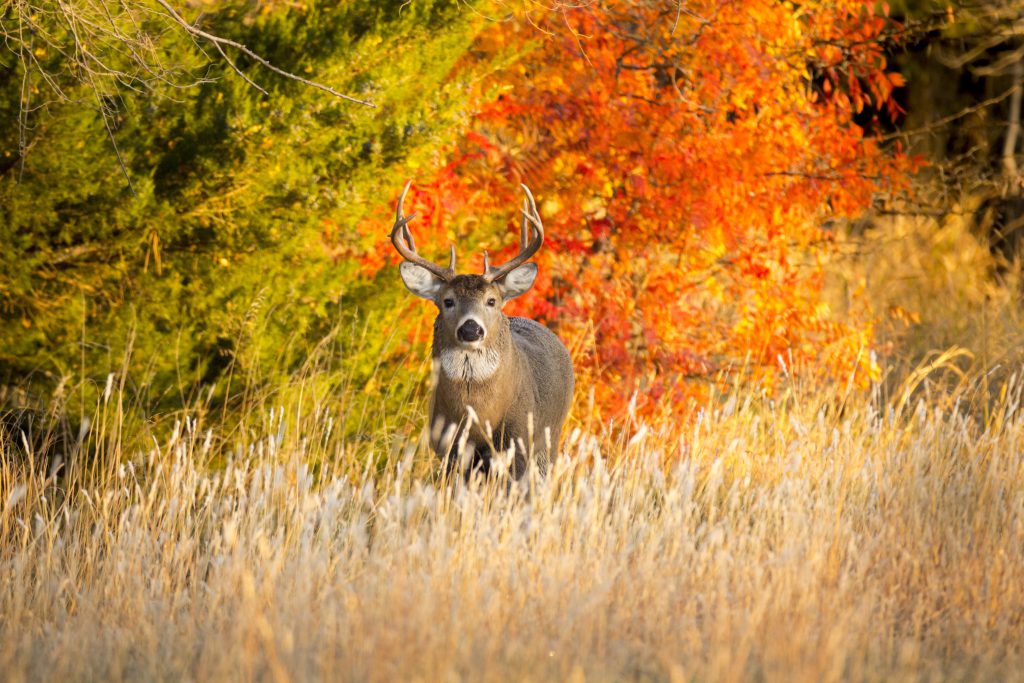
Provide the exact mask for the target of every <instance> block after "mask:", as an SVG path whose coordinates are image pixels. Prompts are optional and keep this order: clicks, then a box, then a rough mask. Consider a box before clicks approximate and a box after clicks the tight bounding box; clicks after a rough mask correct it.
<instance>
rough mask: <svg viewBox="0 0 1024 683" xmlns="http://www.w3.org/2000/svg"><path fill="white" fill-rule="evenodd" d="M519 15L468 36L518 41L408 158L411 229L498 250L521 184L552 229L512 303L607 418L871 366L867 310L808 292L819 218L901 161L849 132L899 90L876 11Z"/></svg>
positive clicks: (647, 6)
mask: <svg viewBox="0 0 1024 683" xmlns="http://www.w3.org/2000/svg"><path fill="white" fill-rule="evenodd" d="M516 19H517V20H516V21H514V22H501V23H496V24H494V25H493V26H491V27H490V28H488V29H487V30H486V31H484V32H483V34H482V35H481V37H480V38H479V39H478V41H477V46H476V48H477V49H476V54H478V55H481V54H484V55H488V56H493V55H494V54H498V53H502V52H507V53H516V51H520V52H521V53H522V56H521V57H519V58H516V59H514V60H512V61H511V63H509V64H508V65H507V66H506V67H505V68H502V69H500V70H498V71H496V72H495V73H493V74H491V75H490V77H489V78H487V79H486V80H485V81H484V82H482V83H478V84H477V85H476V88H477V92H478V95H477V99H476V102H477V104H476V108H475V111H474V114H473V123H472V126H471V129H470V130H469V132H467V133H466V134H465V135H464V136H463V137H462V138H461V139H460V140H459V142H458V144H457V145H456V146H455V147H454V148H453V149H452V150H451V151H450V154H449V156H448V158H447V159H446V160H445V163H444V164H443V165H441V167H440V169H439V170H437V171H436V172H434V173H433V174H432V175H430V176H427V175H426V174H424V173H423V172H422V171H418V172H417V171H416V170H411V171H409V175H410V176H411V177H413V178H414V180H415V183H416V195H415V197H414V198H413V203H414V204H415V207H414V208H415V209H417V210H419V211H420V212H421V216H422V218H421V219H419V221H418V223H417V224H416V225H415V229H416V230H417V232H418V233H419V235H420V237H421V239H420V242H421V243H422V244H424V245H429V248H428V250H430V249H435V250H436V253H441V252H442V250H443V249H446V248H447V243H448V241H449V240H453V241H455V242H456V243H457V244H458V245H459V246H460V253H461V254H462V255H463V257H466V256H470V255H471V254H473V252H476V253H479V251H480V250H481V249H484V248H490V249H491V250H492V253H493V251H494V250H495V249H496V248H499V246H501V245H503V246H504V247H505V248H506V249H508V250H512V249H515V247H516V245H515V243H514V242H515V238H514V235H515V234H517V233H515V232H514V231H512V230H511V227H510V226H511V223H510V222H509V221H513V220H514V219H515V217H516V214H515V210H516V207H517V206H518V201H519V195H518V184H519V183H520V182H525V183H527V184H528V185H530V186H531V187H532V188H533V189H534V190H535V192H536V194H537V196H538V199H539V200H540V202H541V213H542V215H543V217H544V220H545V224H546V233H547V242H546V247H545V249H544V250H543V253H542V255H541V256H540V257H539V259H540V261H541V266H542V268H541V273H542V276H541V278H540V279H539V280H538V283H537V285H536V286H535V288H534V291H533V292H532V293H531V295H529V296H528V297H526V298H525V300H524V301H523V302H521V303H519V302H517V304H516V305H515V306H514V309H515V311H517V312H523V313H526V314H529V315H533V316H537V317H539V318H542V319H545V320H546V321H548V322H549V323H550V324H552V325H553V326H554V327H555V328H556V329H557V330H558V332H559V333H560V334H561V335H562V337H563V338H564V339H566V340H567V342H568V343H570V345H571V347H573V348H574V349H575V355H576V358H577V365H578V371H581V372H582V373H583V374H585V375H589V376H591V377H592V378H594V379H596V380H598V381H595V382H594V383H593V386H594V387H595V392H596V399H597V401H596V402H597V404H598V405H600V406H603V407H605V408H606V409H610V410H611V412H612V413H614V412H615V411H617V410H618V409H621V408H623V407H624V406H626V405H627V404H628V402H629V401H631V400H634V405H636V404H637V403H638V404H639V407H640V409H641V410H648V411H649V410H653V409H654V408H655V407H656V406H657V405H659V404H660V405H662V406H671V407H673V408H678V407H679V406H680V403H681V402H683V403H685V402H686V401H687V400H688V399H690V398H693V397H698V396H701V395H703V394H704V393H705V392H706V391H707V388H708V387H709V386H710V385H711V384H712V383H714V382H723V381H735V380H737V379H739V380H741V381H745V382H752V383H759V384H760V385H762V386H764V387H765V389H766V390H771V388H772V387H773V385H775V384H777V382H778V381H779V379H780V377H782V376H784V375H785V373H787V372H794V371H800V372H803V373H805V374H820V375H827V376H831V377H838V378H843V379H847V378H852V379H853V381H855V382H857V383H860V384H863V383H865V382H866V381H868V379H869V378H870V377H872V375H873V373H875V372H877V367H876V366H875V365H874V364H873V362H872V360H871V355H870V344H871V341H872V327H871V321H870V320H866V319H857V318H856V317H854V318H851V319H846V320H838V319H837V318H836V316H834V315H833V313H832V312H831V311H830V310H829V308H828V306H826V305H825V304H824V303H823V302H822V298H821V290H822V282H823V277H824V275H825V273H824V268H825V262H824V258H825V257H827V256H828V254H829V252H830V250H831V249H832V244H833V240H832V235H831V233H830V232H829V231H828V229H827V228H826V226H827V225H828V224H829V223H830V222H831V221H833V220H835V219H837V218H843V217H850V216H855V215H857V214H859V213H861V212H863V211H864V210H865V209H866V208H867V207H868V206H869V205H870V203H871V202H872V199H873V198H874V197H875V196H877V194H878V193H879V192H880V191H885V190H892V189H895V188H898V187H900V186H901V184H902V179H903V178H904V177H905V175H906V171H907V170H908V168H909V166H910V161H909V160H907V159H906V158H905V157H903V156H901V155H899V154H896V153H893V151H892V150H884V149H883V148H882V147H881V146H880V144H879V143H878V142H877V141H876V140H875V139H873V138H872V137H870V135H869V134H868V131H866V130H865V129H866V128H868V127H869V126H870V125H871V123H872V122H873V120H874V119H875V118H876V117H877V116H879V114H881V115H884V116H888V117H891V116H895V115H897V114H898V113H899V112H898V107H897V106H896V105H895V103H894V102H893V99H892V94H893V90H894V88H896V87H898V86H899V85H901V84H902V81H901V79H900V78H899V75H898V74H895V73H888V72H887V64H886V61H885V58H884V56H883V51H882V44H881V41H882V35H883V32H884V31H885V30H886V27H887V21H888V20H887V19H886V18H885V17H884V16H883V15H880V14H878V13H876V10H875V5H874V4H872V3H866V2H861V1H859V0H813V1H811V2H804V3H800V4H799V5H797V4H793V3H789V2H777V1H776V0H737V1H735V2H721V1H720V0H699V1H697V2H688V3H685V4H680V5H677V4H676V3H672V2H634V3H614V2H609V3H593V4H588V5H584V6H576V5H573V6H572V7H569V6H566V7H561V8H559V7H555V8H548V9H545V10H539V9H537V8H536V7H530V8H527V9H524V10H522V11H521V12H519V13H518V14H517V16H516ZM453 78H457V75H454V76H453ZM396 189H397V188H396ZM382 210H383V209H382ZM488 228H493V229H488ZM376 230H377V231H378V234H379V226H377V227H376ZM387 254H388V251H387V246H386V245H382V246H381V251H380V252H379V254H378V256H379V257H381V258H382V259H383V258H384V257H385V255H387ZM388 258H390V256H388ZM377 263H378V265H383V260H381V261H379V262H377ZM472 267H479V264H478V263H475V262H474V263H473V266H472ZM467 268H470V266H469V265H467V264H466V261H465V258H464V260H463V262H462V269H463V270H465V269H467ZM589 384H590V383H589V382H587V383H585V384H584V386H587V385H589ZM634 395H635V396H636V398H635V399H634ZM658 399H661V401H657V400H658Z"/></svg>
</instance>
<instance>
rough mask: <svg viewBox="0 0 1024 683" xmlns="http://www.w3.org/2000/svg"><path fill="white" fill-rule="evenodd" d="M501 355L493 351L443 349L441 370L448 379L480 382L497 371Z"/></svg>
mask: <svg viewBox="0 0 1024 683" xmlns="http://www.w3.org/2000/svg"><path fill="white" fill-rule="evenodd" d="M500 362H501V355H500V354H499V353H498V352H497V351H495V350H494V349H487V348H482V349H445V350H444V351H442V352H441V370H442V371H444V374H446V375H447V376H448V377H449V379H454V380H461V381H463V382H469V381H473V382H482V381H484V380H486V379H490V378H491V376H492V375H493V374H494V373H496V372H497V371H498V364H499V363H500Z"/></svg>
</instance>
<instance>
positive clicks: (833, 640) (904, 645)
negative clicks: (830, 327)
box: [0, 379, 1024, 681]
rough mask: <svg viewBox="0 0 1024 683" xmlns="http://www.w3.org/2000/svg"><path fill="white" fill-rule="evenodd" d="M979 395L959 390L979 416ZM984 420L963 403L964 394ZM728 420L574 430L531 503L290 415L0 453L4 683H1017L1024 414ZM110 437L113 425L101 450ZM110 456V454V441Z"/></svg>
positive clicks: (742, 412) (850, 408) (865, 412)
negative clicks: (973, 397) (224, 427)
mask: <svg viewBox="0 0 1024 683" xmlns="http://www.w3.org/2000/svg"><path fill="white" fill-rule="evenodd" d="M965 391H966V390H965ZM965 395H966V394H965ZM1000 395H1001V396H1002V398H1001V399H1000V400H999V401H998V402H997V403H996V404H995V405H994V407H993V409H992V411H991V412H990V417H989V419H988V420H987V422H986V421H985V420H983V419H980V418H979V416H978V415H976V414H972V412H971V411H970V410H969V409H967V408H968V406H965V405H959V406H957V405H956V402H955V401H954V402H953V403H950V402H948V401H944V402H943V403H942V405H937V404H929V403H927V402H925V401H923V400H920V401H916V402H915V401H907V402H904V403H903V404H902V405H900V406H899V407H896V406H894V405H893V404H891V403H889V404H886V403H882V402H880V401H881V399H879V398H878V397H876V398H871V397H868V396H858V397H855V400H851V401H847V403H846V404H845V406H844V408H843V411H842V412H840V411H838V410H837V407H838V406H837V402H836V400H835V399H834V398H829V397H828V394H827V393H826V392H822V393H819V394H817V395H813V396H812V397H808V396H807V395H806V394H802V398H801V399H800V400H795V399H786V398H781V399H779V400H777V401H775V402H769V401H766V400H763V399H757V398H754V397H753V396H750V397H744V396H743V395H739V396H736V397H734V398H732V399H730V400H726V401H722V402H720V403H717V404H716V405H715V406H711V405H709V406H708V408H707V409H706V410H705V412H704V413H702V414H701V415H700V417H699V419H698V420H697V422H696V424H661V425H653V426H646V427H641V429H640V430H639V433H637V434H635V435H634V436H632V437H631V438H627V437H625V436H622V435H620V434H618V433H616V432H615V431H614V430H613V429H611V428H610V427H608V426H607V425H605V426H601V425H597V424H576V425H575V427H574V428H573V431H572V433H571V434H570V435H569V437H568V439H567V443H566V448H565V451H566V452H565V454H564V455H563V457H561V458H560V459H559V460H558V462H557V465H556V467H555V468H554V471H553V472H552V474H551V476H550V477H549V478H548V479H546V480H544V481H533V482H532V485H531V492H530V495H529V496H524V495H522V493H521V492H520V491H513V492H512V493H507V492H505V490H504V489H505V487H504V486H503V485H501V484H500V482H495V481H491V482H488V483H486V484H484V485H482V486H464V485H460V484H459V485H452V484H448V483H445V482H443V481H440V480H439V479H438V478H437V476H436V469H437V468H436V466H435V463H434V461H433V459H432V456H431V455H429V454H428V452H427V450H426V449H425V448H424V447H423V444H421V443H419V442H418V441H417V440H416V439H415V438H413V439H412V440H410V441H404V440H402V439H401V438H398V437H395V438H393V439H391V440H390V441H388V440H385V439H383V438H378V439H374V440H365V441H360V442H356V443H353V442H351V441H350V440H347V439H345V438H344V436H339V434H340V432H338V431H337V430H333V431H332V430H330V429H328V428H327V426H326V421H327V420H330V419H331V417H332V416H331V415H330V414H329V411H327V410H321V411H319V412H317V411H311V413H310V414H308V415H305V414H302V413H301V412H299V411H298V410H293V408H294V407H289V406H283V407H281V408H279V409H274V410H273V411H268V412H267V413H266V414H265V415H262V416H261V418H260V420H259V423H258V424H256V421H255V419H254V423H253V424H251V425H242V426H241V427H240V428H235V429H234V430H233V431H232V434H231V435H224V434H217V433H215V432H216V429H217V427H216V426H214V427H213V428H212V430H208V429H207V428H206V426H205V425H204V424H203V423H202V421H193V420H191V419H187V420H185V421H183V422H181V423H180V424H179V425H178V427H177V428H176V429H174V431H173V433H172V434H171V436H170V437H169V438H165V439H164V440H163V441H161V442H159V443H153V444H152V445H151V446H150V447H149V448H147V449H142V450H138V451H135V452H125V451H118V450H117V444H118V443H124V442H126V441H127V440H126V439H120V438H119V435H118V434H117V433H116V431H117V428H118V427H117V425H118V422H117V420H116V415H117V411H118V409H117V404H118V400H119V399H118V396H117V390H116V387H115V388H113V389H112V391H111V392H110V393H108V394H107V395H106V399H105V400H104V401H101V403H100V404H99V405H98V406H97V410H96V413H95V415H94V420H93V422H92V424H93V429H92V431H91V432H90V433H89V434H88V435H86V436H85V437H84V442H85V443H84V444H83V448H82V452H84V451H86V450H90V451H92V452H94V453H95V452H100V451H102V453H103V457H102V458H93V459H92V460H90V461H88V462H86V461H84V460H83V461H80V462H79V461H76V460H75V458H74V457H73V456H72V457H69V458H68V459H67V461H66V462H59V461H58V460H57V459H56V454H55V453H39V452H34V451H33V450H32V449H31V448H30V447H27V446H26V445H24V444H23V445H21V446H20V447H19V446H18V444H17V443H14V442H12V441H11V440H8V441H5V442H4V443H3V445H2V448H3V451H2V453H0V461H2V463H3V464H2V469H0V501H2V506H3V507H2V510H3V511H2V513H0V514H2V517H0V537H2V538H3V544H2V546H0V576H2V577H3V581H2V582H0V615H2V618H0V671H3V672H4V678H5V679H6V680H114V681H116V680H157V679H166V680H183V679H190V680H251V679H260V680H262V679H267V680H275V681H285V680H296V681H305V680H319V679H339V678H341V679H346V680H365V681H394V680H425V681H435V680H455V679H465V680H508V679H514V680H526V679H531V680H607V681H611V680H663V679H664V680H700V681H705V680H739V679H755V680H756V679H765V680H787V681H788V680H814V681H819V680H823V681H827V680H840V679H842V680H917V679H934V678H956V679H961V678H962V679H978V680H993V679H1013V678H1020V677H1021V675H1022V674H1021V673H1020V672H1021V671H1024V655H1022V652H1021V643H1024V415H1022V414H1021V411H1020V408H1021V384H1020V383H1019V382H1018V381H1017V380H1016V379H1014V380H1012V381H1009V382H1008V383H1007V384H1006V385H1005V387H1004V389H1003V390H1002V391H1001V393H1000ZM99 425H106V427H105V429H107V430H108V431H107V432H106V433H101V432H100V427H99ZM101 442H102V443H104V444H107V445H106V446H104V447H102V448H100V446H99V444H100V443H101Z"/></svg>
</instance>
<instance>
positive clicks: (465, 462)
mask: <svg viewBox="0 0 1024 683" xmlns="http://www.w3.org/2000/svg"><path fill="white" fill-rule="evenodd" d="M410 184H411V183H406V185H405V189H404V190H402V196H401V197H400V198H399V199H398V206H397V207H396V210H395V225H394V227H393V228H392V230H391V242H392V244H394V245H395V249H397V250H398V253H399V254H401V255H402V257H403V258H404V259H405V262H404V263H402V265H401V266H400V271H401V275H402V281H403V282H404V283H405V286H406V287H408V288H409V291H411V292H412V293H413V294H415V295H416V296H420V297H423V298H424V299H428V300H430V301H433V302H434V303H435V304H436V305H437V308H438V315H437V318H436V319H435V320H434V345H433V352H432V355H433V360H434V368H435V370H434V371H435V375H436V379H435V381H436V384H435V387H434V393H433V396H432V398H431V402H430V444H431V447H432V448H433V449H434V450H435V451H436V452H437V454H438V456H440V457H441V459H442V460H443V461H445V462H446V463H447V466H448V468H449V471H451V470H454V469H455V468H458V469H460V470H462V471H463V473H464V474H466V476H468V475H469V474H470V473H471V472H472V471H473V470H474V469H476V468H479V469H481V470H482V471H484V472H487V471H489V469H490V466H491V458H492V457H493V456H494V455H495V454H504V453H508V452H509V451H510V450H514V455H513V459H512V469H511V474H512V476H513V477H514V478H516V479H518V478H519V477H521V476H522V475H523V473H524V472H525V471H526V469H527V467H528V465H529V463H530V461H531V459H532V461H533V462H534V463H536V465H537V468H538V470H539V471H540V472H541V473H544V472H546V470H547V467H548V463H549V461H550V459H551V458H552V457H553V456H554V454H555V452H556V451H557V448H558V441H559V437H560V436H561V433H562V423H563V422H564V421H565V416H566V415H567V414H568V412H569V404H570V403H571V402H572V392H573V385H574V383H575V378H574V375H573V369H572V360H571V359H570V358H569V352H568V351H567V350H566V348H565V345H564V344H562V342H561V341H560V340H559V339H558V337H556V336H555V335H554V333H553V332H551V330H549V329H548V328H546V327H544V326H543V325H541V324H540V323H537V322H535V321H533V320H530V319H528V318H509V317H507V316H506V315H505V314H504V313H503V312H502V307H503V306H504V305H505V303H506V302H507V301H509V300H510V299H513V298H515V297H517V296H519V295H520V294H523V293H525V292H526V291H527V290H529V289H530V287H531V286H532V285H533V281H534V278H536V277H537V264H535V263H526V261H527V259H529V258H530V257H532V256H533V255H534V254H535V253H537V250H538V249H540V246H541V244H542V243H543V242H544V226H543V225H542V224H541V220H540V214H539V213H538V212H537V204H536V203H535V202H534V200H533V195H532V194H531V193H530V190H529V189H528V188H527V187H526V186H525V185H523V190H524V191H525V192H526V199H524V200H523V210H522V214H523V222H522V227H521V228H520V245H519V254H518V255H517V256H516V257H515V258H513V259H512V260H511V261H509V262H508V263H506V264H504V265H500V266H492V265H491V263H490V261H489V260H488V257H487V252H484V273H483V275H456V274H455V246H454V245H452V247H451V262H450V263H449V265H448V267H447V268H442V267H441V266H439V265H437V264H436V263H431V262H430V261H427V260H426V259H424V258H422V257H421V256H420V255H419V254H418V253H416V242H415V240H414V239H413V237H412V233H411V232H410V231H409V228H408V227H407V224H408V222H409V220H410V219H412V218H413V216H415V215H416V214H415V213H413V214H410V215H409V216H405V215H403V214H402V203H403V201H404V200H405V195H406V193H407V192H408V191H409V185H410Z"/></svg>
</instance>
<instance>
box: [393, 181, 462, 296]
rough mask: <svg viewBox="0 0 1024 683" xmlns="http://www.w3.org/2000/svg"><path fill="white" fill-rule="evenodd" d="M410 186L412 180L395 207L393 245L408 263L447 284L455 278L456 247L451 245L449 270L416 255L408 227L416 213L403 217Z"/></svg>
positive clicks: (407, 184)
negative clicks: (427, 271) (423, 269)
mask: <svg viewBox="0 0 1024 683" xmlns="http://www.w3.org/2000/svg"><path fill="white" fill-rule="evenodd" d="M410 185H412V181H411V180H410V181H409V182H407V183H406V184H405V189H404V190H402V196H401V197H399V198H398V206H396V207H395V225H394V227H393V228H391V243H392V244H393V245H395V249H396V250H398V253H399V254H401V255H402V258H404V259H405V260H406V261H408V262H409V263H415V264H416V265H417V266H421V267H423V268H426V269H427V270H429V271H430V272H431V273H433V274H434V275H436V276H438V277H439V278H441V279H442V280H444V281H446V282H447V281H448V280H451V279H452V278H453V277H455V245H454V244H453V245H451V246H452V256H451V261H450V262H449V263H448V267H447V268H442V267H441V266H439V265H437V264H436V263H432V262H430V261H428V260H427V259H425V258H423V257H422V256H420V255H419V254H417V253H416V240H414V239H413V238H412V232H410V230H409V226H408V225H407V223H408V222H409V221H411V220H412V219H413V218H415V216H416V212H415V211H413V212H412V213H410V214H409V215H408V216H404V215H402V203H403V202H404V201H405V194H406V193H407V192H408V191H409V186H410Z"/></svg>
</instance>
